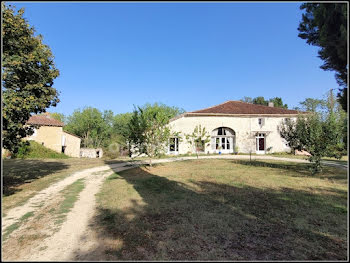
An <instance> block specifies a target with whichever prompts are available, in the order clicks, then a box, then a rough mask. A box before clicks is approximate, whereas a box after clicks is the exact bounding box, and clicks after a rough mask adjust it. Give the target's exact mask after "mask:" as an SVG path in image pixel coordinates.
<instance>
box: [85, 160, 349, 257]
mask: <svg viewBox="0 0 350 263" xmlns="http://www.w3.org/2000/svg"><path fill="white" fill-rule="evenodd" d="M308 169H309V166H308V164H295V163H287V162H278V161H273V162H272V161H259V162H254V163H249V161H232V160H191V161H183V162H174V163H167V164H159V165H156V166H154V167H152V168H149V167H142V168H135V169H131V170H127V171H124V172H120V173H118V174H114V175H112V176H111V177H109V178H108V179H107V180H106V181H105V183H104V185H103V187H102V190H101V192H100V193H99V194H98V196H97V199H98V204H99V206H98V210H99V213H98V216H97V217H96V218H95V223H94V226H93V228H95V229H96V231H97V235H98V237H99V239H100V240H99V242H100V244H103V247H104V249H105V254H106V258H108V259H112V260H198V259H200V260H312V259H322V260H325V259H330V260H337V259H343V260H344V259H346V257H347V236H346V233H347V175H346V171H344V170H339V169H336V168H332V167H327V168H325V170H324V172H323V173H322V174H320V175H318V176H311V175H310V172H309V170H308ZM113 241H114V242H113ZM95 252H96V253H97V251H89V254H90V255H94V254H96V253H95ZM85 258H86V259H88V256H87V255H85Z"/></svg>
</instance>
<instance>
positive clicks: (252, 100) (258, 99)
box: [241, 96, 288, 109]
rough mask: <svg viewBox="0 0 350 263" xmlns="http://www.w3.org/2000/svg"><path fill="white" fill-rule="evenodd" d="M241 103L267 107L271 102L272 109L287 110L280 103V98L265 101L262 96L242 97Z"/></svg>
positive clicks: (285, 106) (281, 102) (285, 105)
mask: <svg viewBox="0 0 350 263" xmlns="http://www.w3.org/2000/svg"><path fill="white" fill-rule="evenodd" d="M241 101H243V102H248V103H253V104H258V105H264V106H268V105H269V102H273V106H274V107H278V108H285V109H288V105H287V104H284V103H283V101H282V98H280V97H273V98H271V99H269V100H265V98H264V97H263V96H259V97H255V98H251V97H243V99H241Z"/></svg>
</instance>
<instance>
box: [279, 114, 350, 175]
mask: <svg viewBox="0 0 350 263" xmlns="http://www.w3.org/2000/svg"><path fill="white" fill-rule="evenodd" d="M279 132H280V135H281V137H282V138H284V139H285V140H286V141H287V142H288V143H289V146H290V147H291V148H292V149H293V150H295V149H297V150H305V151H307V152H308V153H310V156H309V157H308V159H309V161H310V162H311V163H312V164H313V166H312V173H313V174H316V173H318V172H320V171H321V158H322V157H336V158H341V156H342V154H343V151H342V150H343V148H344V145H343V142H342V131H341V128H340V126H339V125H338V122H337V120H336V117H335V114H334V113H332V112H331V113H329V114H328V115H327V116H326V118H325V119H324V120H323V119H322V118H321V114H318V113H312V114H309V115H308V116H299V117H298V118H297V120H296V121H293V120H291V121H286V122H285V123H283V124H281V125H280V126H279Z"/></svg>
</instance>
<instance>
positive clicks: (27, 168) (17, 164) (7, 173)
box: [2, 159, 68, 196]
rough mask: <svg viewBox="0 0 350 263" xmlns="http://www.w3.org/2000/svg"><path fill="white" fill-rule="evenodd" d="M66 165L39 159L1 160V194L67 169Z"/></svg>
mask: <svg viewBox="0 0 350 263" xmlns="http://www.w3.org/2000/svg"><path fill="white" fill-rule="evenodd" d="M67 168H68V165H67V164H66V163H64V162H59V161H41V160H36V159H33V160H19V159H18V160H17V159H15V160H6V161H5V160H4V161H3V178H2V179H3V195H4V196H9V195H12V194H14V193H16V192H18V191H20V189H19V188H18V186H20V185H22V184H25V183H30V182H32V181H33V180H35V179H39V178H42V177H44V176H47V175H50V174H53V173H56V172H58V171H60V170H64V169H67Z"/></svg>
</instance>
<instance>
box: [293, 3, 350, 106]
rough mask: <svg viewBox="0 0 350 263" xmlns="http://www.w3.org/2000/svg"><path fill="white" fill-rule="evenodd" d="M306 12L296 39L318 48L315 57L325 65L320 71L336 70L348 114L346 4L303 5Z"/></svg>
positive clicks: (342, 102) (341, 102) (301, 7)
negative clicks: (304, 40) (303, 40)
mask: <svg viewBox="0 0 350 263" xmlns="http://www.w3.org/2000/svg"><path fill="white" fill-rule="evenodd" d="M300 9H301V10H303V9H305V13H303V14H302V21H301V22H300V24H299V27H298V30H299V35H298V36H299V37H300V38H302V39H306V43H307V44H309V45H313V46H317V47H320V49H319V51H318V57H319V58H321V59H322V60H323V61H324V63H323V65H321V69H323V70H331V71H335V72H336V73H335V78H336V80H337V82H338V84H339V86H340V87H342V88H340V92H339V93H338V98H339V102H340V104H341V105H342V107H343V109H344V110H345V111H347V85H348V83H347V76H348V74H347V71H348V62H347V57H348V55H347V49H348V47H347V18H348V14H347V4H346V3H304V4H302V5H301V6H300Z"/></svg>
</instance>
